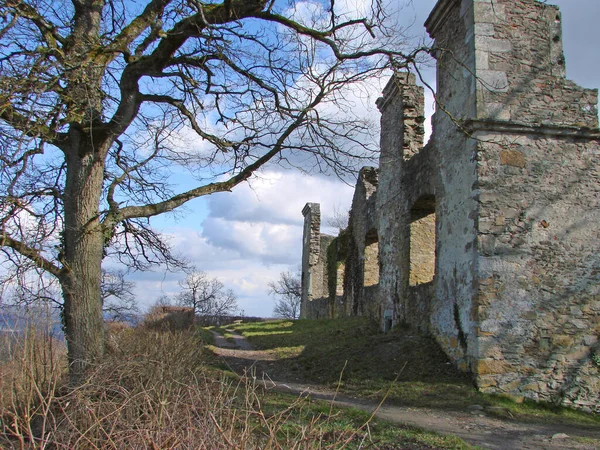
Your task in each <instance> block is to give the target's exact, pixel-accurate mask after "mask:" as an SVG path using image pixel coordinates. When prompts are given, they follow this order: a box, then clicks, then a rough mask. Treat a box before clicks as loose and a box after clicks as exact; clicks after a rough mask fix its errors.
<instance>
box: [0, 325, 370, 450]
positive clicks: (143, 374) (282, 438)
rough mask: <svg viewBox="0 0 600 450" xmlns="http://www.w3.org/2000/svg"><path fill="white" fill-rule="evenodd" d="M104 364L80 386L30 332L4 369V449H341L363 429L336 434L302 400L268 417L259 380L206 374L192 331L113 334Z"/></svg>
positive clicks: (0, 419) (61, 355) (0, 444)
mask: <svg viewBox="0 0 600 450" xmlns="http://www.w3.org/2000/svg"><path fill="white" fill-rule="evenodd" d="M109 340H110V343H111V345H110V346H109V348H110V350H109V352H108V354H107V355H106V358H105V360H104V361H103V362H102V363H101V364H99V365H98V366H97V367H96V368H95V370H93V371H92V373H90V376H89V378H88V380H87V382H86V383H85V384H83V385H81V386H78V387H76V388H69V387H68V386H67V385H66V384H65V352H64V346H63V345H62V344H61V343H59V342H56V341H55V340H52V339H49V338H48V336H44V335H43V334H40V333H36V332H34V330H31V331H30V332H28V333H27V334H25V335H24V336H23V339H20V340H18V341H15V342H12V343H11V347H10V351H8V352H7V355H6V360H5V361H2V362H1V363H0V371H1V372H0V373H1V374H2V377H1V385H0V393H1V395H2V397H1V398H0V448H18V449H34V448H35V449H45V448H52V449H74V448H77V449H122V448H127V449H175V448H177V449H188V448H189V449H259V448H260V449H284V448H285V449H300V448H302V449H320V448H344V447H346V446H347V445H350V444H351V443H352V442H354V441H355V440H356V439H355V437H356V436H357V433H359V432H360V427H356V428H355V429H354V430H351V429H350V430H348V429H347V430H342V431H336V432H332V431H331V427H330V424H328V421H327V420H326V419H325V420H323V419H320V418H319V417H318V416H316V417H311V418H310V419H307V420H303V421H301V422H297V421H295V419H293V418H294V417H298V416H299V415H298V411H299V410H302V409H303V408H305V404H306V403H305V402H306V401H305V400H303V399H296V400H292V401H291V404H289V405H288V406H286V407H283V408H281V409H280V410H276V411H273V410H270V408H268V412H265V409H264V407H263V406H262V405H263V404H268V401H266V402H265V397H264V396H265V393H264V392H263V391H262V389H260V388H259V387H258V386H257V385H256V384H255V382H254V379H253V377H242V378H233V377H230V376H229V377H228V378H227V376H226V375H223V374H221V373H218V372H215V371H214V370H212V369H208V368H207V367H206V365H205V364H204V361H203V350H202V349H203V347H202V342H201V341H200V339H199V337H198V336H197V335H194V334H192V333H190V332H157V331H153V330H149V329H147V328H138V329H128V328H121V329H113V332H112V335H111V336H110V339H109Z"/></svg>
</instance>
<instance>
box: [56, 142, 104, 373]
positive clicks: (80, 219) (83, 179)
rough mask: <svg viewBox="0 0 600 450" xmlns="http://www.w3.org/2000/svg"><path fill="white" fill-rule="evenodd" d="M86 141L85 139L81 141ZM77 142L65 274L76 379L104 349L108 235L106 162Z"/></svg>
mask: <svg viewBox="0 0 600 450" xmlns="http://www.w3.org/2000/svg"><path fill="white" fill-rule="evenodd" d="M79 137H81V136H79ZM82 141H83V142H85V141H86V139H81V140H80V145H81V142H82ZM88 142H89V141H88ZM78 147H79V145H73V148H72V149H71V150H72V151H70V152H67V153H68V156H67V174H66V183H65V197H64V208H65V214H64V216H65V223H64V232H63V241H64V242H63V250H64V251H63V259H62V263H63V266H64V275H63V276H62V277H61V286H62V289H63V296H64V317H63V320H64V325H65V335H66V339H67V345H68V360H69V375H70V379H71V382H72V383H74V384H77V383H79V382H80V381H81V380H82V379H83V377H84V376H85V372H86V371H87V369H88V368H89V367H90V366H91V365H93V364H94V363H95V362H97V361H98V359H99V358H100V357H101V356H102V354H103V352H104V324H103V318H102V300H101V295H100V280H101V263H102V258H103V247H104V245H103V244H104V240H103V234H102V229H101V225H100V218H99V215H98V206H99V199H100V195H101V192H102V180H103V171H104V167H103V161H102V159H101V158H100V157H99V155H98V153H97V152H94V151H91V152H90V151H89V149H88V152H87V153H84V154H83V156H82V153H83V152H80V151H78V150H79V148H78Z"/></svg>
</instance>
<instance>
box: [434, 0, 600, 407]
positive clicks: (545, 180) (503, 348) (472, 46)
mask: <svg viewBox="0 0 600 450" xmlns="http://www.w3.org/2000/svg"><path fill="white" fill-rule="evenodd" d="M444 9H445V14H444ZM560 21H561V18H560V14H559V12H558V9H557V8H556V7H553V6H549V5H546V4H543V3H540V2H538V1H535V0H520V1H512V0H511V1H506V0H494V1H493V2H491V1H472V0H470V1H466V0H463V1H460V2H456V1H440V2H439V3H438V6H437V8H436V10H434V12H433V14H432V16H431V18H430V21H429V22H428V26H429V32H430V34H431V35H432V37H434V38H435V39H436V46H437V47H438V51H439V52H441V56H440V66H443V67H445V68H446V72H447V74H446V75H445V74H444V73H443V72H444V71H442V70H439V71H438V92H439V93H440V94H441V97H440V100H441V102H442V103H444V102H446V105H447V106H446V108H447V111H448V113H449V114H450V116H449V115H447V114H441V113H440V112H438V113H437V114H436V118H435V119H434V139H435V138H437V137H438V136H439V135H440V134H445V135H447V136H448V135H454V138H450V139H444V140H443V141H442V140H439V139H437V140H436V144H435V145H436V146H437V147H438V150H439V152H440V155H442V154H446V153H447V152H448V151H451V149H450V148H449V147H448V145H447V143H449V142H453V141H454V142H458V141H461V140H464V138H463V137H461V135H462V136H465V135H469V136H471V137H472V138H469V139H467V140H466V142H465V145H464V146H463V147H462V149H463V151H465V150H466V154H465V157H471V161H472V163H471V166H472V167H474V168H475V169H476V170H475V183H474V184H473V185H472V187H471V188H470V189H468V188H469V186H468V184H464V186H463V187H464V193H465V194H466V195H465V196H464V197H463V199H466V200H467V201H468V202H472V201H473V199H474V200H475V201H476V209H475V210H474V212H475V214H474V215H473V217H474V219H475V227H474V229H475V232H476V242H475V245H473V249H474V250H475V252H474V254H475V256H476V258H475V260H474V264H473V265H472V268H473V275H474V276H473V277H470V280H471V282H472V286H474V287H475V291H473V290H471V292H470V294H471V295H472V299H471V301H470V307H471V308H470V310H464V306H469V305H468V302H465V303H464V305H463V307H461V306H460V305H459V311H458V314H459V316H461V319H462V318H468V321H467V322H468V323H469V324H470V325H471V326H470V327H469V328H468V332H467V333H466V336H465V340H466V343H467V347H468V351H467V358H466V362H467V363H468V365H469V367H470V369H471V370H472V371H473V373H474V375H475V380H476V382H477V384H478V386H479V387H480V389H482V390H484V391H488V392H497V393H508V394H511V395H515V396H525V397H528V398H533V399H541V400H551V401H560V400H562V401H563V402H564V403H571V404H575V405H577V406H579V407H583V408H598V406H599V405H598V404H599V395H600V392H599V390H598V382H597V376H598V372H597V367H595V365H594V362H593V358H592V355H593V353H594V351H595V349H594V346H595V345H596V342H597V334H598V330H599V322H598V314H597V310H596V308H597V307H598V305H597V303H596V302H597V299H598V293H599V292H600V290H599V284H598V280H599V278H598V273H599V268H600V256H599V255H600V254H599V250H600V234H599V232H598V226H597V224H598V220H599V219H600V208H599V205H598V191H599V189H600V184H599V176H598V174H599V172H598V170H599V169H598V167H599V166H598V162H599V160H598V156H599V154H600V153H599V141H598V138H599V137H600V135H599V134H598V131H597V130H596V129H597V126H598V123H597V109H596V104H597V92H596V91H595V90H589V89H583V88H581V87H579V86H577V85H576V84H574V83H572V82H570V81H568V80H566V79H565V63H564V56H563V52H562V39H561V26H560ZM457 31H458V32H459V33H461V34H462V36H464V41H462V42H460V41H459V40H457V39H456V34H455V33H456V32H457ZM465 44H466V45H465ZM465 48H466V50H465ZM460 49H463V52H464V54H463V55H459V56H457V54H458V52H459V51H460ZM444 52H445V53H444ZM451 53H452V54H453V55H451ZM454 58H456V63H457V64H459V65H461V66H462V70H459V67H456V70H455V69H453V68H452V62H451V61H450V60H452V59H454ZM465 67H467V68H469V70H464V68H465ZM458 74H462V76H463V78H462V80H461V79H460V78H458ZM457 80H459V82H458V83H457ZM473 88H474V89H473ZM457 90H458V93H459V94H460V93H461V92H462V94H460V95H458V97H459V98H460V99H462V101H464V102H466V104H464V105H459V104H455V103H453V100H452V99H451V98H448V96H449V95H451V96H452V97H453V98H456V97H457V95H456V94H457ZM473 111H474V112H473ZM443 116H446V118H443ZM449 119H453V120H455V121H456V120H457V119H460V120H464V122H459V125H460V124H461V123H462V124H464V127H465V131H466V133H464V132H463V130H461V129H460V127H457V126H456V125H457V124H456V123H449ZM443 144H446V145H443ZM465 163H466V161H465ZM445 172H447V171H446V167H445V164H443V163H442V161H440V173H441V174H442V177H443V176H444V175H445ZM467 189H468V190H467ZM469 191H470V192H469ZM448 197H453V198H455V199H456V198H460V196H459V195H457V192H456V191H448V193H446V194H445V195H444V198H448ZM469 235H471V233H470V232H469ZM454 238H455V236H454ZM440 239H441V240H442V242H443V244H441V245H440V248H442V249H443V248H444V247H445V246H446V245H447V244H446V242H447V241H449V240H453V236H448V238H445V237H443V236H442V237H441V238H440ZM439 265H440V266H442V265H444V263H443V262H442V261H440V262H439ZM438 282H439V280H438ZM455 283H456V282H455ZM436 294H437V295H436V302H437V301H439V298H440V297H439V294H440V290H439V287H438V291H437V292H436ZM461 313H462V314H461ZM432 314H433V315H432V318H433V319H434V320H435V317H436V316H435V311H432ZM473 326H476V328H475V329H473Z"/></svg>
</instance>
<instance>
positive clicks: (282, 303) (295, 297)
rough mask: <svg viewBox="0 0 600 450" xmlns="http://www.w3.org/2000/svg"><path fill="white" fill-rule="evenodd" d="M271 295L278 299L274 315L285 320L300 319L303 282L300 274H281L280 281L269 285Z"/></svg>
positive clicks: (287, 272)
mask: <svg viewBox="0 0 600 450" xmlns="http://www.w3.org/2000/svg"><path fill="white" fill-rule="evenodd" d="M269 294H270V295H273V296H275V297H277V298H278V300H277V303H275V307H274V308H273V315H274V316H275V317H282V318H284V319H294V320H295V319H298V318H299V317H300V303H301V301H302V281H301V277H300V274H299V273H292V272H289V271H286V272H281V273H280V274H279V279H278V280H277V281H273V282H271V283H269Z"/></svg>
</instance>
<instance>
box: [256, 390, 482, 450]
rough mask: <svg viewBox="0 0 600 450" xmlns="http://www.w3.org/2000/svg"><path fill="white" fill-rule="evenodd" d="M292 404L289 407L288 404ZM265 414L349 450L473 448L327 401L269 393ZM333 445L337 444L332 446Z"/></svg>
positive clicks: (297, 432)
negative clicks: (316, 432)
mask: <svg viewBox="0 0 600 450" xmlns="http://www.w3.org/2000/svg"><path fill="white" fill-rule="evenodd" d="M290 405H292V406H290ZM261 407H262V410H263V412H264V413H265V414H267V416H269V417H273V416H275V415H281V417H282V423H284V425H283V426H282V427H281V429H280V430H279V432H280V433H288V434H289V435H297V436H301V435H303V434H306V432H307V430H313V431H314V430H315V429H318V434H319V435H320V436H322V439H323V441H322V442H323V444H325V445H327V444H331V443H337V444H338V445H339V444H342V443H345V444H346V445H347V447H345V448H349V449H358V448H379V449H390V450H392V449H408V448H409V449H413V450H428V449H456V450H459V449H464V450H470V449H475V448H476V447H473V446H471V445H469V444H467V443H465V442H464V441H463V440H462V439H460V438H457V437H455V436H447V435H440V434H437V433H433V432H430V431H425V430H422V429H419V428H416V427H409V426H402V425H398V424H393V423H389V422H386V421H383V420H379V419H377V418H375V417H372V415H371V414H369V413H367V412H365V411H361V410H359V409H355V408H338V407H335V406H333V405H331V403H329V402H325V401H320V400H316V401H315V400H310V399H307V398H304V399H301V398H297V397H293V396H290V395H286V394H276V393H269V394H268V395H266V396H265V398H264V399H263V402H262V405H261ZM335 448H337V447H335Z"/></svg>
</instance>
